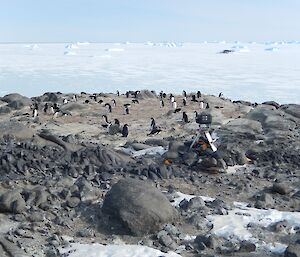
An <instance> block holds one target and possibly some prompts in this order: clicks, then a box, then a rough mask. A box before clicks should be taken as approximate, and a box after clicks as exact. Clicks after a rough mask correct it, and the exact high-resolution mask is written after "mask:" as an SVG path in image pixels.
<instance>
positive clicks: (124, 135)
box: [122, 124, 128, 137]
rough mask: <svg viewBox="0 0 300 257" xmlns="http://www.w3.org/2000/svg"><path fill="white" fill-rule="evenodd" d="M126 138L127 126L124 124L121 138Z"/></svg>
mask: <svg viewBox="0 0 300 257" xmlns="http://www.w3.org/2000/svg"><path fill="white" fill-rule="evenodd" d="M127 136H128V125H127V124H124V126H123V128H122V137H127Z"/></svg>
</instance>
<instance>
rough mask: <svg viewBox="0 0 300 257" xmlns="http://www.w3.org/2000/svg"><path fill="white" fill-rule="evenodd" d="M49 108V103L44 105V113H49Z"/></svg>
mask: <svg viewBox="0 0 300 257" xmlns="http://www.w3.org/2000/svg"><path fill="white" fill-rule="evenodd" d="M48 108H49V105H48V103H45V105H44V113H47V111H48Z"/></svg>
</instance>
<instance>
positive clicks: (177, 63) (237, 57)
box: [0, 42, 300, 103]
mask: <svg viewBox="0 0 300 257" xmlns="http://www.w3.org/2000/svg"><path fill="white" fill-rule="evenodd" d="M225 49H228V50H234V51H235V52H234V53H229V54H218V52H220V51H222V50H225ZM134 89H151V90H156V91H158V92H159V91H160V90H164V91H166V92H176V93H181V92H182V90H183V89H185V90H186V91H197V90H200V91H201V92H203V93H207V94H218V93H219V92H221V91H222V92H223V94H224V96H226V97H230V98H231V99H234V100H239V99H242V100H250V101H253V102H263V101H267V100H275V101H278V102H279V103H300V44H299V42H286V43H284V42H278V43H268V44H266V43H241V42H235V43H225V42H219V43H197V44H196V43H183V44H178V43H177V44H176V43H163V44H155V43H150V42H148V43H139V44H137V43H64V44H39V43H37V44H25V43H24V44H0V96H2V95H5V94H7V93H12V92H18V93H21V94H24V95H27V96H36V95H39V94H42V93H44V92H45V91H61V92H81V91H86V92H90V93H93V92H116V90H119V91H120V92H125V91H126V90H134Z"/></svg>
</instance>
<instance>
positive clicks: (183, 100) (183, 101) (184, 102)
mask: <svg viewBox="0 0 300 257" xmlns="http://www.w3.org/2000/svg"><path fill="white" fill-rule="evenodd" d="M182 103H183V106H186V100H185V99H184V98H183V99H182Z"/></svg>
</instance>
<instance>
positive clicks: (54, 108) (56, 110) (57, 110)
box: [53, 103, 60, 113]
mask: <svg viewBox="0 0 300 257" xmlns="http://www.w3.org/2000/svg"><path fill="white" fill-rule="evenodd" d="M53 110H54V113H56V112H59V111H60V109H59V107H58V104H57V103H54V104H53Z"/></svg>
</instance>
